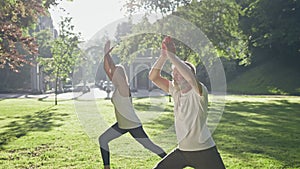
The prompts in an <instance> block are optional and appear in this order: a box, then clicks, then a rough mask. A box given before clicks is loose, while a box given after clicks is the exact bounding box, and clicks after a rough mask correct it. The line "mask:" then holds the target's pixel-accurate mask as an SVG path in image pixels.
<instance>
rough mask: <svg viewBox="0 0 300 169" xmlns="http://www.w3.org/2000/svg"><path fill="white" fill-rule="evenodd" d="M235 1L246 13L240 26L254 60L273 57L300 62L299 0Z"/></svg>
mask: <svg viewBox="0 0 300 169" xmlns="http://www.w3.org/2000/svg"><path fill="white" fill-rule="evenodd" d="M238 3H239V4H240V5H241V6H242V9H243V10H244V13H245V15H244V16H242V17H241V21H240V23H241V29H242V30H243V32H244V33H245V34H247V36H248V37H249V39H250V44H249V48H250V50H251V52H252V53H254V54H255V60H256V61H257V62H258V61H264V60H265V61H267V60H275V59H276V60H278V59H279V60H281V61H289V63H297V62H299V60H300V57H299V52H300V48H299V46H300V39H299V37H300V22H299V18H300V1H297V0H273V1H268V0H256V1H251V0H247V1H244V0H243V1H242V0H240V1H239V2H238ZM296 66H298V65H296ZM298 67H299V66H298Z"/></svg>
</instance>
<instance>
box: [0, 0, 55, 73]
mask: <svg viewBox="0 0 300 169" xmlns="http://www.w3.org/2000/svg"><path fill="white" fill-rule="evenodd" d="M56 1H57V0H43V2H42V1H36V0H19V1H16V0H2V1H1V2H0V42H1V43H0V68H4V67H5V66H8V67H9V68H10V69H11V70H13V71H16V72H17V71H18V67H21V66H23V65H24V64H30V63H31V62H32V60H33V59H34V56H35V55H37V53H38V50H37V48H38V46H37V44H36V42H35V39H34V38H33V37H31V36H29V32H28V30H29V29H30V28H33V26H34V24H35V23H36V22H38V17H39V16H40V15H47V8H48V7H49V6H50V5H56V4H57V2H56ZM44 5H45V6H44Z"/></svg>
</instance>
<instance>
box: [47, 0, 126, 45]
mask: <svg viewBox="0 0 300 169" xmlns="http://www.w3.org/2000/svg"><path fill="white" fill-rule="evenodd" d="M60 7H63V8H65V9H66V12H60V10H59V8H60ZM121 8H122V1H121V0H73V2H68V1H66V0H63V1H62V2H61V3H60V5H58V6H57V7H55V8H52V9H50V13H51V17H52V19H53V22H54V26H55V28H58V23H59V21H60V20H61V19H60V17H61V16H64V15H66V14H67V13H69V14H70V16H71V17H73V25H74V26H75V31H76V32H81V34H82V37H83V39H84V40H85V41H87V40H89V39H90V38H91V37H92V36H93V35H95V34H96V33H97V32H98V31H99V30H100V29H102V28H103V27H105V26H106V25H107V24H110V23H112V22H114V21H116V20H118V19H120V18H123V17H124V14H125V12H124V10H122V11H121Z"/></svg>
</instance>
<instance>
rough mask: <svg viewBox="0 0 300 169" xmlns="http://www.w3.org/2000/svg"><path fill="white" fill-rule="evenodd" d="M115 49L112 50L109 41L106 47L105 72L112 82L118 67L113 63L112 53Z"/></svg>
mask: <svg viewBox="0 0 300 169" xmlns="http://www.w3.org/2000/svg"><path fill="white" fill-rule="evenodd" d="M112 49H113V48H110V41H107V42H106V44H105V47H104V53H105V55H104V70H105V72H106V74H107V76H108V78H109V79H110V80H112V77H113V74H114V72H115V69H116V65H115V63H114V62H113V60H112V58H111V56H110V52H111V51H112Z"/></svg>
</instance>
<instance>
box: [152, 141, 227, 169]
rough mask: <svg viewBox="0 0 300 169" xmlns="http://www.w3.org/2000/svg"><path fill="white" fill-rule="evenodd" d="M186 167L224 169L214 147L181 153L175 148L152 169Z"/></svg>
mask: <svg viewBox="0 0 300 169" xmlns="http://www.w3.org/2000/svg"><path fill="white" fill-rule="evenodd" d="M188 166H189V167H193V168H196V169H225V166H224V164H223V161H222V158H221V156H220V154H219V152H218V150H217V148H216V147H215V146H214V147H212V148H209V149H206V150H201V151H181V150H179V149H178V148H177V149H175V150H173V152H171V153H170V154H168V155H167V156H166V157H165V158H164V159H162V160H161V161H160V162H159V163H158V164H157V165H156V166H155V167H154V168H155V169H171V168H172V169H182V168H184V167H188Z"/></svg>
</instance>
